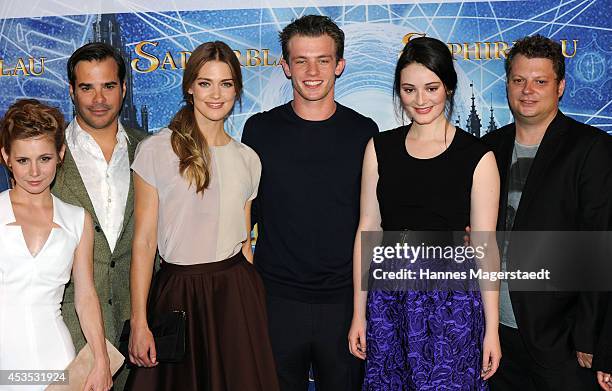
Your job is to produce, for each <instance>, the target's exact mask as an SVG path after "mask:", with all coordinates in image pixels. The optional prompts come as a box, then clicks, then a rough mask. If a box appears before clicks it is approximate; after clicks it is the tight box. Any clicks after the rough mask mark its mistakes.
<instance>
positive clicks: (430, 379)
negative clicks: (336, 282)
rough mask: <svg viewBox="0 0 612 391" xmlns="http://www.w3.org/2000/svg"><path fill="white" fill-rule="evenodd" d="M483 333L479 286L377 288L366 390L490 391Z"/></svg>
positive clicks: (370, 315)
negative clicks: (465, 288) (484, 373)
mask: <svg viewBox="0 0 612 391" xmlns="http://www.w3.org/2000/svg"><path fill="white" fill-rule="evenodd" d="M483 336H484V315H483V307H482V300H481V297H480V292H479V291H478V290H474V291H452V290H451V291H448V290H447V291H442V290H434V291H415V290H410V291H385V290H372V291H370V292H369V293H368V304H367V335H366V343H367V360H366V375H365V380H364V384H363V390H367V391H413V390H414V391H417V390H418V391H443V390H449V391H450V390H452V391H482V390H488V386H487V384H486V382H485V381H483V380H482V378H481V377H480V369H481V367H482V358H481V357H482V340H483Z"/></svg>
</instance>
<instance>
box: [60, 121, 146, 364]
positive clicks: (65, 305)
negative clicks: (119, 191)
mask: <svg viewBox="0 0 612 391" xmlns="http://www.w3.org/2000/svg"><path fill="white" fill-rule="evenodd" d="M124 129H125V132H126V133H127V136H128V140H129V141H128V155H129V160H130V164H131V163H132V162H133V161H134V154H135V152H136V146H137V145H138V143H139V142H140V141H141V140H142V139H144V138H145V137H146V134H145V133H142V132H139V131H136V130H132V129H128V128H124ZM51 191H52V192H53V194H55V195H56V196H57V197H59V198H60V199H61V200H63V201H65V202H68V203H70V204H73V205H79V206H82V207H83V208H85V210H86V211H88V212H89V214H90V215H91V217H92V219H93V224H94V255H93V267H94V283H95V287H96V291H97V292H98V297H99V299H100V306H101V307H102V318H103V320H104V331H105V334H106V338H107V339H108V340H109V341H111V342H112V343H113V344H114V345H115V346H118V341H119V336H120V334H121V328H122V326H123V322H124V321H125V320H126V319H129V318H130V283H129V282H130V261H131V258H132V235H133V232H134V216H133V214H134V213H133V212H134V183H133V179H132V177H130V188H129V192H128V196H127V202H126V206H125V215H124V218H123V230H122V231H121V234H120V235H119V238H118V239H117V244H116V245H115V250H114V251H113V252H112V253H111V251H110V247H109V245H108V242H107V240H106V237H105V236H104V232H102V228H101V227H100V223H99V221H98V218H97V216H96V212H95V211H94V208H93V205H92V203H91V199H90V198H89V195H88V194H87V189H86V188H85V185H84V184H83V180H82V179H81V175H80V174H79V170H78V168H77V165H76V163H75V161H74V158H73V157H72V153H71V152H70V150H69V149H68V148H66V154H65V155H64V162H63V164H62V165H61V166H60V167H59V169H58V170H57V174H56V177H55V182H54V183H53V185H52V187H51ZM62 316H63V318H64V321H65V322H66V325H67V326H68V330H70V334H71V335H72V341H73V342H74V346H75V349H76V351H77V352H78V351H79V350H80V349H81V348H82V347H83V346H85V337H84V336H83V333H82V331H81V326H80V324H79V319H78V317H77V314H76V311H75V308H74V284H73V283H72V280H71V281H70V282H69V283H68V285H67V286H66V291H65V293H64V300H63V302H62Z"/></svg>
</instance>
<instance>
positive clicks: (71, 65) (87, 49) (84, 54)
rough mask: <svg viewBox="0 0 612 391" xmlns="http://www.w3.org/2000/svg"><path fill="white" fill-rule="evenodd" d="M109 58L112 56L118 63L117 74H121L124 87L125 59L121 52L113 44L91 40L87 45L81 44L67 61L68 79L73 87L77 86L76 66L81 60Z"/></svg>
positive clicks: (120, 78) (120, 79)
mask: <svg viewBox="0 0 612 391" xmlns="http://www.w3.org/2000/svg"><path fill="white" fill-rule="evenodd" d="M107 58H112V59H113V60H114V61H115V63H116V64H117V76H119V84H121V85H120V87H121V88H123V82H124V80H125V74H126V69H125V60H124V59H123V57H121V54H120V53H119V52H118V51H117V49H115V48H113V47H112V46H111V45H109V44H107V43H103V42H90V43H88V44H86V45H83V46H81V47H80V48H78V49H77V50H75V52H74V53H72V55H71V56H70V58H69V59H68V62H67V63H66V73H67V74H68V81H69V82H70V85H71V86H72V88H75V87H76V86H75V85H74V83H75V82H76V75H75V68H76V66H77V64H78V63H79V62H81V61H102V60H105V59H107Z"/></svg>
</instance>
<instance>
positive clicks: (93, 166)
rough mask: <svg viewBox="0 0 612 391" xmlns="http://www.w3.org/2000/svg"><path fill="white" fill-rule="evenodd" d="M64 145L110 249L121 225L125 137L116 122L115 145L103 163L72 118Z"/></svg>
mask: <svg viewBox="0 0 612 391" xmlns="http://www.w3.org/2000/svg"><path fill="white" fill-rule="evenodd" d="M66 144H67V145H68V148H69V149H70V152H71V153H72V156H73V157H74V161H75V162H76V165H77V167H78V169H79V173H80V174H81V178H82V179H83V183H84V184H85V188H86V189H87V194H89V199H90V200H91V203H92V204H93V207H94V210H95V212H96V216H97V217H98V222H99V223H100V226H101V227H102V231H103V232H104V235H105V236H106V240H107V241H108V245H109V246H110V250H111V252H112V251H113V250H114V249H115V244H116V243H117V239H118V238H119V235H120V234H121V229H122V228H123V216H124V214H125V204H126V202H127V196H128V191H129V189H130V159H129V155H128V149H127V145H128V137H127V134H126V133H125V129H123V126H122V125H121V123H119V130H118V132H117V144H116V145H115V149H114V151H113V155H112V157H111V159H110V161H109V162H108V163H107V162H106V159H105V158H104V154H103V153H102V149H101V148H100V146H99V145H98V143H96V141H95V140H94V138H93V137H92V136H91V135H90V134H89V133H87V132H86V131H84V130H83V129H82V128H81V127H80V126H79V124H78V122H77V121H76V119H74V120H73V121H72V122H71V123H70V125H68V128H67V129H66Z"/></svg>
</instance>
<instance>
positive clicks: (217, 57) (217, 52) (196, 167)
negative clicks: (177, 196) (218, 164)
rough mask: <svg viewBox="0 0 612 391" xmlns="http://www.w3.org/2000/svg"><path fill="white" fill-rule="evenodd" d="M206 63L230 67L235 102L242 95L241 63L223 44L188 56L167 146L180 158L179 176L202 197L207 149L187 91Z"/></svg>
mask: <svg viewBox="0 0 612 391" xmlns="http://www.w3.org/2000/svg"><path fill="white" fill-rule="evenodd" d="M208 61H221V62H224V63H226V64H227V65H229V67H230V70H231V72H232V78H233V80H234V89H235V91H236V100H238V101H240V97H241V94H242V73H241V71H240V62H239V61H238V58H237V57H236V54H235V53H234V52H233V51H232V49H231V48H230V47H229V46H227V44H225V43H224V42H221V41H214V42H206V43H203V44H201V45H200V46H198V47H197V48H196V50H194V51H193V53H191V56H190V57H189V60H188V61H187V65H186V66H185V71H184V72H183V100H184V101H185V105H184V106H183V107H182V108H181V109H180V110H179V111H178V112H177V113H176V114H175V115H174V118H172V121H170V125H168V127H169V128H170V130H172V136H171V138H170V142H171V144H172V149H173V150H174V153H176V155H177V156H178V158H179V172H180V174H181V176H182V177H183V178H185V179H186V180H187V182H189V185H190V186H191V185H194V186H195V188H196V192H197V193H202V192H204V190H205V189H206V188H207V187H208V185H209V184H210V149H209V147H208V144H207V143H206V139H205V138H204V136H203V135H202V133H201V132H200V129H199V128H198V124H197V122H196V119H195V113H194V106H193V96H192V95H191V94H190V93H189V89H190V88H191V86H192V85H193V83H194V81H195V80H196V79H197V77H198V72H199V71H200V68H202V66H203V65H204V64H205V63H206V62H208Z"/></svg>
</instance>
